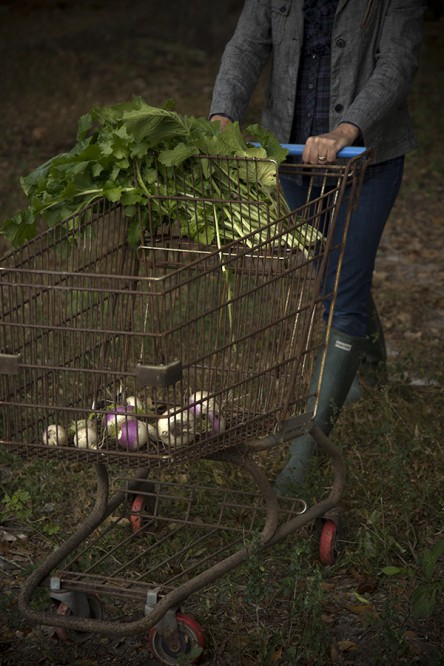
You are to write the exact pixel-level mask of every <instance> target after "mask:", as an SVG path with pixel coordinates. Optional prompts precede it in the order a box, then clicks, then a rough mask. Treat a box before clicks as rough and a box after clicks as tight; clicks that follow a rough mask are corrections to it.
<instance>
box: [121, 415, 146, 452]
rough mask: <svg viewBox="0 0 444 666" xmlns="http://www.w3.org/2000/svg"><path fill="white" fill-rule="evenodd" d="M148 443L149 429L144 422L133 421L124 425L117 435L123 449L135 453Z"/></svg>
mask: <svg viewBox="0 0 444 666" xmlns="http://www.w3.org/2000/svg"><path fill="white" fill-rule="evenodd" d="M147 441H148V427H147V425H146V424H145V423H144V422H143V421H139V420H138V419H132V420H130V421H126V422H124V423H122V425H121V426H120V428H119V432H118V435H117V442H118V444H119V446H121V447H122V448H125V449H128V450H129V451H134V450H136V449H140V448H141V447H142V446H144V445H145V444H146V443H147Z"/></svg>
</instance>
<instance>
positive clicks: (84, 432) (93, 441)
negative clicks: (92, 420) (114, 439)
mask: <svg viewBox="0 0 444 666" xmlns="http://www.w3.org/2000/svg"><path fill="white" fill-rule="evenodd" d="M74 446H76V447H77V448H78V449H97V432H96V429H95V427H94V426H93V425H92V424H88V425H87V426H86V427H85V428H79V429H78V430H77V431H76V433H75V435H74Z"/></svg>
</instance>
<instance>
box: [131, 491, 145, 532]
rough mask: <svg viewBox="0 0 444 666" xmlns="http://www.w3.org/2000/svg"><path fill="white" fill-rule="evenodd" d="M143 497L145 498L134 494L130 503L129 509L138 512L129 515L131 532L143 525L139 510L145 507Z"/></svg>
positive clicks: (138, 529)
mask: <svg viewBox="0 0 444 666" xmlns="http://www.w3.org/2000/svg"><path fill="white" fill-rule="evenodd" d="M145 499H146V498H145V497H144V496H143V495H136V497H135V498H134V501H133V503H132V505H131V511H137V512H138V513H132V514H131V515H130V523H131V529H132V530H133V532H139V531H140V530H141V529H142V527H143V517H142V516H141V515H140V513H139V512H140V511H143V510H144V508H145Z"/></svg>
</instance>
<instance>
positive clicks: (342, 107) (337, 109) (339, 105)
mask: <svg viewBox="0 0 444 666" xmlns="http://www.w3.org/2000/svg"><path fill="white" fill-rule="evenodd" d="M343 110H344V106H343V105H342V104H336V106H335V111H336V113H341V111H343Z"/></svg>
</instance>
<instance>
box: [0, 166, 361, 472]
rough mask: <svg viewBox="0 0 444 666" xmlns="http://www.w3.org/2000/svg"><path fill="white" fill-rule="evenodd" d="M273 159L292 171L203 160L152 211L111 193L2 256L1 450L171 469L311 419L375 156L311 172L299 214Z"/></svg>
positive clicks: (155, 200) (172, 182)
mask: <svg viewBox="0 0 444 666" xmlns="http://www.w3.org/2000/svg"><path fill="white" fill-rule="evenodd" d="M264 165H265V166H267V168H270V167H271V168H272V169H274V173H275V176H276V174H277V167H276V165H275V164H274V163H272V162H269V161H267V160H251V159H248V160H247V159H241V158H237V159H234V158H230V159H227V158H219V157H196V158H193V168H192V170H191V173H192V179H191V180H190V179H187V180H186V181H184V180H183V179H181V178H179V177H178V176H177V174H176V173H175V171H174V169H170V170H169V172H168V187H167V188H165V187H162V188H161V187H160V186H159V193H158V195H156V196H152V197H150V199H149V205H148V206H147V207H144V208H143V209H142V208H141V207H139V208H138V209H137V208H134V209H133V208H132V209H131V210H128V209H125V208H124V207H122V206H120V205H113V204H111V203H110V202H108V201H106V200H99V201H96V202H95V203H94V204H92V205H90V206H88V207H87V208H85V209H84V210H83V211H82V212H81V213H80V214H78V215H76V216H73V217H71V218H67V219H66V220H64V221H63V222H62V223H59V224H57V225H56V226H54V227H53V228H50V229H47V230H46V231H44V232H43V233H41V234H40V235H39V236H37V237H36V238H35V239H33V240H31V241H29V242H27V243H26V244H25V245H23V246H22V247H20V248H19V249H18V250H14V251H12V252H10V253H9V254H8V255H7V256H6V257H4V258H3V260H2V263H1V268H0V290H1V303H2V305H1V309H2V317H1V322H0V386H1V393H0V419H1V421H0V428H1V443H2V444H3V445H5V446H6V447H7V448H8V449H9V450H11V451H14V452H16V453H20V454H25V455H38V456H45V457H47V456H51V457H54V458H66V457H68V458H71V459H80V460H87V461H92V462H113V463H118V464H123V465H129V466H135V465H140V464H141V463H143V464H149V465H163V464H171V463H173V462H177V461H181V460H187V459H195V458H201V457H207V456H210V455H212V454H214V453H216V452H218V451H220V450H223V449H227V448H231V447H233V446H236V445H240V444H242V443H245V442H248V441H252V440H257V439H258V438H262V437H265V436H266V435H268V434H269V433H270V432H273V431H274V430H276V429H278V428H280V427H281V426H282V424H283V423H285V421H286V420H287V419H289V418H290V417H291V418H293V417H295V416H299V417H300V418H301V423H302V424H304V423H308V421H309V420H310V418H311V417H312V413H308V412H307V408H306V404H307V399H308V397H309V384H310V377H311V373H312V367H313V361H314V357H315V354H316V351H317V349H318V348H319V345H320V337H321V336H320V332H319V331H320V326H321V317H320V316H319V310H320V309H321V307H322V302H323V300H324V299H326V298H329V299H334V296H335V294H334V293H326V291H325V286H324V285H325V280H324V276H325V275H326V272H327V270H328V265H329V261H330V258H331V256H332V255H333V253H337V252H341V251H342V244H343V243H342V240H341V242H340V243H339V244H338V243H336V244H335V243H334V242H333V231H334V227H335V221H336V217H337V214H338V210H339V208H340V206H341V205H342V204H343V203H344V201H345V200H349V201H350V202H351V204H352V203H353V200H354V198H356V197H357V194H358V190H359V184H360V171H361V170H362V168H361V166H360V165H362V159H361V160H355V161H353V160H352V161H351V162H347V163H346V164H345V165H342V166H331V167H325V168H324V167H323V168H322V170H318V171H315V170H314V169H313V168H311V170H310V172H309V176H310V178H312V179H313V178H316V179H317V181H318V182H317V190H316V192H317V195H316V197H315V198H313V196H312V195H311V193H309V196H308V199H307V203H306V204H305V205H304V206H301V207H300V208H299V209H297V210H295V211H289V210H288V207H287V206H286V205H285V202H284V200H283V198H282V195H281V193H280V190H279V187H278V185H277V179H276V178H275V179H274V186H273V185H271V186H270V187H269V198H268V200H265V201H264V198H263V197H262V198H258V196H257V191H258V189H257V187H256V185H257V180H258V179H259V177H260V176H261V172H260V170H261V169H263V168H264ZM292 168H293V169H294V170H296V171H297V170H299V172H300V174H301V177H303V176H304V169H306V167H304V166H302V165H299V166H297V165H295V166H294V167H292ZM210 172H211V178H210ZM227 173H230V174H231V180H230V189H229V191H228V193H227V183H226V176H227ZM233 174H234V176H235V177H234V178H233ZM245 174H246V175H247V177H246V178H245ZM164 175H165V174H163V176H164ZM237 175H238V176H239V177H238V178H237ZM153 177H155V174H154V176H153ZM245 183H247V185H245ZM222 185H224V187H225V189H224V190H223V188H222ZM222 190H223V191H224V195H223V196H222V195H221V191H222ZM349 208H351V205H350V206H349Z"/></svg>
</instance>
